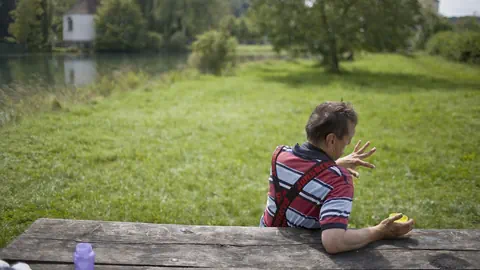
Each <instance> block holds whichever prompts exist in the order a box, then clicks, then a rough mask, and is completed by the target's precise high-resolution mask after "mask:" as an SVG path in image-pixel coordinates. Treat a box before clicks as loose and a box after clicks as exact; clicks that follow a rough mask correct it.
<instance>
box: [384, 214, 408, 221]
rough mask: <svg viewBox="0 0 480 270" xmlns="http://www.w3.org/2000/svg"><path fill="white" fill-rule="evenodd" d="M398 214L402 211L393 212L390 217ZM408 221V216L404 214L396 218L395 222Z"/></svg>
mask: <svg viewBox="0 0 480 270" xmlns="http://www.w3.org/2000/svg"><path fill="white" fill-rule="evenodd" d="M398 214H400V213H391V214H390V216H388V217H389V218H391V217H394V216H396V215H398ZM407 221H408V217H407V216H406V215H403V216H402V217H401V218H400V219H397V220H395V222H398V223H403V222H407Z"/></svg>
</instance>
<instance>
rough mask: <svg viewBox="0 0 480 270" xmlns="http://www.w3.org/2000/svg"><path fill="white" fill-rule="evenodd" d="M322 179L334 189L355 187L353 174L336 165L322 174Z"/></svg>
mask: <svg viewBox="0 0 480 270" xmlns="http://www.w3.org/2000/svg"><path fill="white" fill-rule="evenodd" d="M319 177H320V179H321V180H322V181H324V182H326V183H327V184H329V185H330V186H332V187H335V186H343V185H349V186H352V187H353V181H352V176H351V174H350V173H349V172H348V171H347V170H346V169H345V168H343V167H340V166H338V165H334V166H331V167H329V168H328V169H326V170H325V171H323V172H322V173H320V175H319Z"/></svg>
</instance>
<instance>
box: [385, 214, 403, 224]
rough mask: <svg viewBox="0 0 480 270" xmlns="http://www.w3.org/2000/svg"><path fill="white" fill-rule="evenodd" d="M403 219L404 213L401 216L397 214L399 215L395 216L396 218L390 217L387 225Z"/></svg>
mask: <svg viewBox="0 0 480 270" xmlns="http://www.w3.org/2000/svg"><path fill="white" fill-rule="evenodd" d="M402 217H403V214H402V213H399V214H397V215H395V216H393V217H389V218H388V219H387V220H388V221H387V223H388V224H391V223H393V222H395V220H399V219H401V218H402Z"/></svg>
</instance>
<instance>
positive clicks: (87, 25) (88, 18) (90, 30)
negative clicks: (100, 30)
mask: <svg viewBox="0 0 480 270" xmlns="http://www.w3.org/2000/svg"><path fill="white" fill-rule="evenodd" d="M69 17H70V18H72V20H73V31H68V18H69ZM94 39H95V22H94V20H93V15H90V14H71V15H65V16H63V40H64V41H74V42H85V41H93V40H94Z"/></svg>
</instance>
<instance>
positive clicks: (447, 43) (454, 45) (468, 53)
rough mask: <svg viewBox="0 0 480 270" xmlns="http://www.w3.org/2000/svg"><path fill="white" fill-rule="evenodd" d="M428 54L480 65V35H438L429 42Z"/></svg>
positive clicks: (447, 33) (470, 33) (450, 33)
mask: <svg viewBox="0 0 480 270" xmlns="http://www.w3.org/2000/svg"><path fill="white" fill-rule="evenodd" d="M427 52H428V53H429V54H431V55H440V56H443V57H445V58H447V59H450V60H454V61H460V62H467V63H475V64H480V33H477V32H470V31H466V32H461V33H457V32H450V31H449V32H441V33H438V34H436V35H435V36H433V37H432V38H431V39H430V40H429V41H428V43H427Z"/></svg>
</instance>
